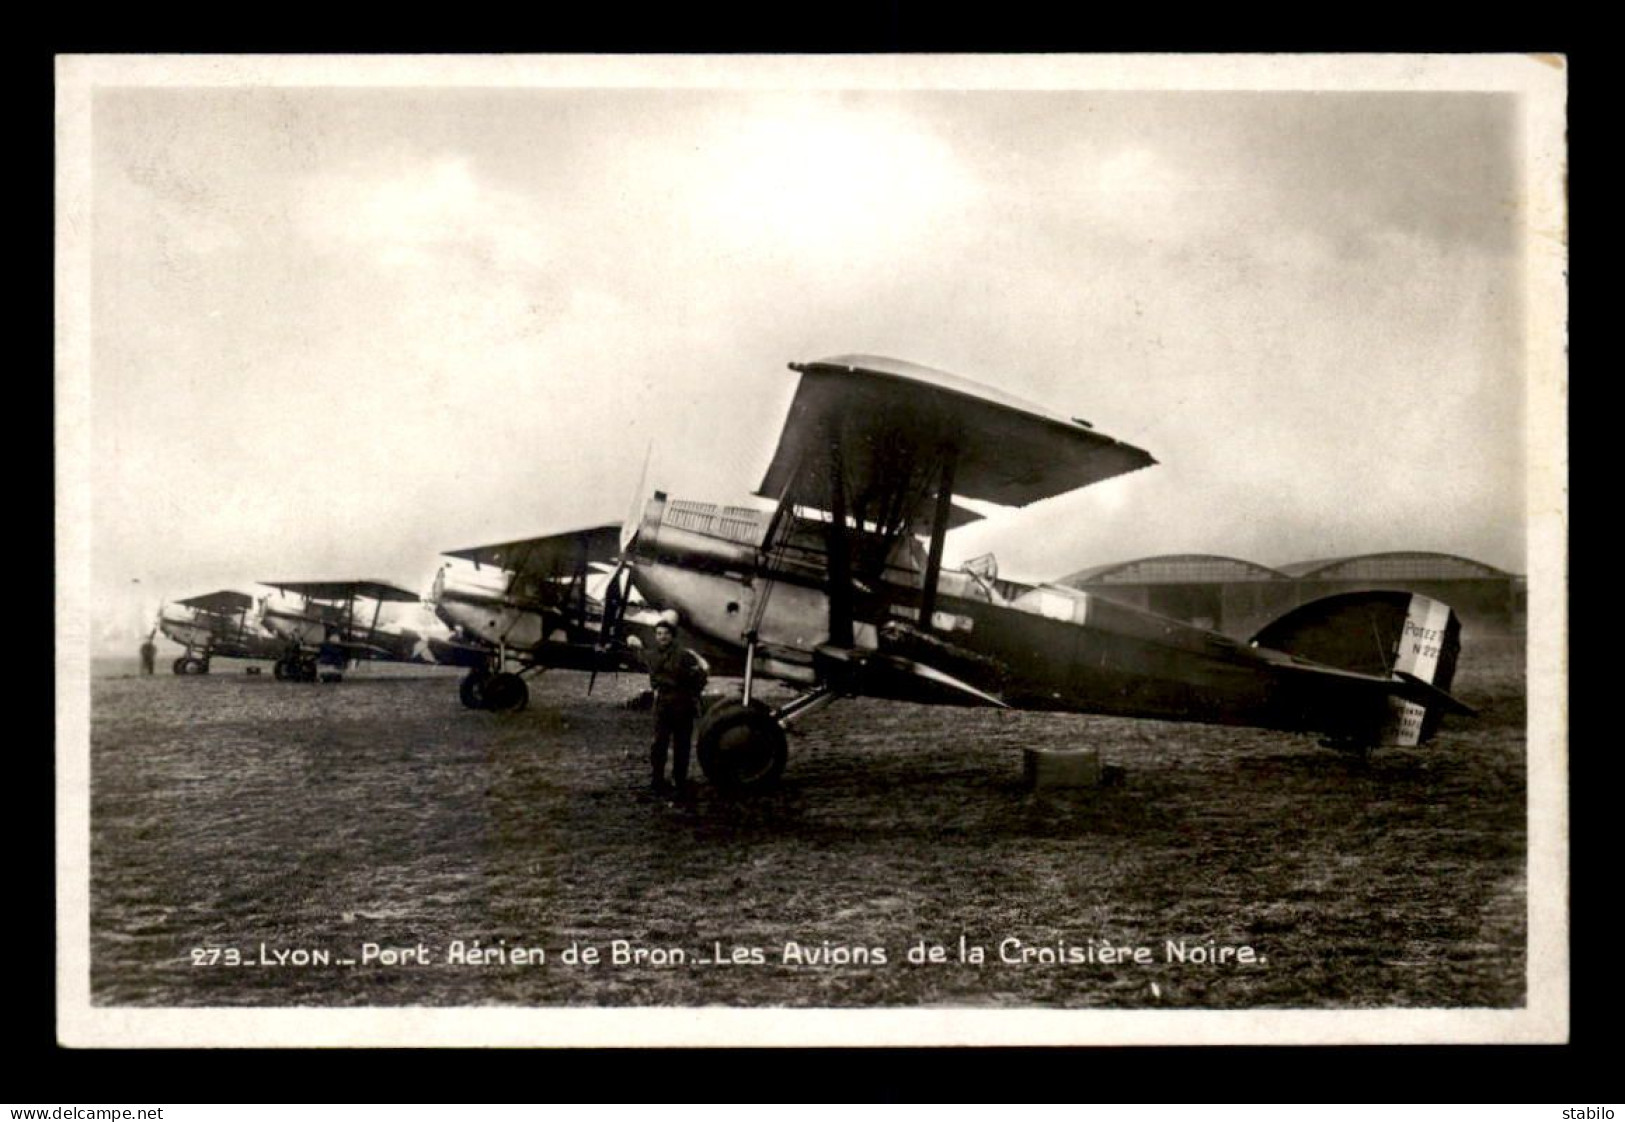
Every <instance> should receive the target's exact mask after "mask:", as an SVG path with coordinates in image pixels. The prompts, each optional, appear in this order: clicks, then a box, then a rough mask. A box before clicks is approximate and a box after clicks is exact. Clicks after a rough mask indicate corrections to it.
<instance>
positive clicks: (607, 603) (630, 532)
mask: <svg viewBox="0 0 1625 1122" xmlns="http://www.w3.org/2000/svg"><path fill="white" fill-rule="evenodd" d="M654 449H655V443H654V441H653V440H651V441H649V444H648V446H647V447H646V448H645V449H644V451H643V468H642V470H640V471H639V472H638V483H637V487H636V489H635V490H634V491H633V492H632V505H631V508H630V509H629V510H628V511H627V515H626V520H625V521H624V522H622V523H621V539H620V542H621V549H620V555H619V556H618V557H616V559H615V568H614V570H613V571H612V572H611V573H610V574H609V583H607V584H606V585H604V618H603V622H602V623H600V624H599V628H598V650H599V652H600V653H603V652H606V651H608V650H610V649H612V648H613V647H616V646H618V645H619V644H620V635H621V623H622V621H623V620H624V619H625V618H626V605H627V601H629V600H630V599H631V598H632V597H631V587H630V586H631V583H632V573H631V564H632V562H631V556H632V547H633V546H634V544H636V542H637V537H638V526H639V524H640V523H641V521H642V514H643V501H644V488H645V487H646V485H647V484H648V482H649V461H650V460H651V459H652V458H653V457H654ZM598 662H599V660H598V659H594V660H593V668H592V673H591V674H590V675H589V676H588V678H587V693H588V695H589V696H590V695H591V694H592V687H593V685H594V683H596V682H597V681H598ZM617 665H618V663H617Z"/></svg>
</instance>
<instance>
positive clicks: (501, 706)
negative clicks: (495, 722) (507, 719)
mask: <svg viewBox="0 0 1625 1122" xmlns="http://www.w3.org/2000/svg"><path fill="white" fill-rule="evenodd" d="M482 694H483V697H484V700H485V707H486V708H487V709H489V710H490V711H491V712H493V713H517V712H519V710H521V709H523V708H524V707H525V706H526V705H529V704H530V688H529V687H528V686H526V685H525V680H524V679H523V678H521V677H520V676H519V675H517V674H506V673H504V674H493V675H491V679H490V681H488V682H486V683H485V687H484V689H483V691H482Z"/></svg>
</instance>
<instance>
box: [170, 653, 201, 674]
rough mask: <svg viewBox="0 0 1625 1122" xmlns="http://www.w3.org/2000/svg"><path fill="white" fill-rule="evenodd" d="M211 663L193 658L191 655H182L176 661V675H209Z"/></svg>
mask: <svg viewBox="0 0 1625 1122" xmlns="http://www.w3.org/2000/svg"><path fill="white" fill-rule="evenodd" d="M208 672H209V661H208V659H203V658H193V657H192V656H191V655H182V656H181V657H180V658H178V659H176V660H175V673H177V674H187V675H191V674H207V673H208Z"/></svg>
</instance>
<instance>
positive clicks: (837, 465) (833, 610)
mask: <svg viewBox="0 0 1625 1122" xmlns="http://www.w3.org/2000/svg"><path fill="white" fill-rule="evenodd" d="M828 431H829V535H828V538H829V542H828V544H829V549H828V552H829V641H830V643H831V644H832V645H833V646H837V647H842V648H847V647H851V646H852V555H851V548H850V543H849V542H848V540H847V533H846V472H845V470H844V467H843V464H842V456H841V438H840V437H839V435H837V433H836V431H835V426H834V425H833V424H831V425H830V426H829V430H828Z"/></svg>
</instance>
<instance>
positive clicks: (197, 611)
mask: <svg viewBox="0 0 1625 1122" xmlns="http://www.w3.org/2000/svg"><path fill="white" fill-rule="evenodd" d="M158 629H159V630H160V631H162V632H163V633H164V635H165V636H167V637H168V638H170V639H172V640H174V641H175V642H177V643H179V644H180V645H181V646H183V647H185V648H186V653H185V654H183V655H181V656H180V657H179V658H177V659H176V660H175V661H174V663H173V664H172V665H171V668H172V669H173V670H174V671H175V673H177V674H207V673H208V672H209V660H210V659H211V658H213V657H214V656H216V655H218V656H219V657H221V658H245V659H264V660H266V661H274V660H275V659H277V658H280V657H281V655H282V652H283V648H284V646H285V644H284V643H283V642H282V641H281V640H279V639H278V638H276V637H275V636H273V635H270V634H268V633H267V632H266V631H265V629H264V628H263V627H262V626H261V625H260V618H259V612H258V610H257V608H256V607H255V604H254V598H253V597H252V596H250V595H248V594H247V593H246V592H236V591H233V590H231V589H221V590H220V591H219V592H209V593H205V594H204V595H202V596H192V597H189V598H188V599H185V600H176V601H175V602H174V603H172V604H165V605H164V606H163V607H162V608H161V609H160V611H159V614H158Z"/></svg>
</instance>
